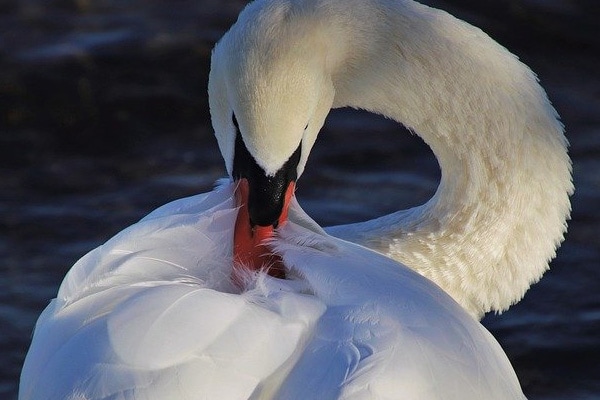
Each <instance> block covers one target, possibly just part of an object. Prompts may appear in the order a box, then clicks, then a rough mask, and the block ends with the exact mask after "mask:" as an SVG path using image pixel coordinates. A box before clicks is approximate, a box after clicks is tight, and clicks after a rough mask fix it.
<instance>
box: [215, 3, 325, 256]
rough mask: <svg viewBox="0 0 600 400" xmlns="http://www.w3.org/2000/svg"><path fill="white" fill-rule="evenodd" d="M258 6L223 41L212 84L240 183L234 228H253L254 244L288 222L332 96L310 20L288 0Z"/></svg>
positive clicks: (231, 169) (229, 159) (228, 160)
mask: <svg viewBox="0 0 600 400" xmlns="http://www.w3.org/2000/svg"><path fill="white" fill-rule="evenodd" d="M256 4H257V3H252V4H250V5H249V6H248V7H247V8H246V9H245V10H244V11H243V12H242V13H241V14H240V16H239V19H238V21H237V22H236V23H235V24H234V25H233V26H232V28H231V29H230V30H229V31H228V32H227V33H226V34H225V35H224V36H223V38H222V39H221V40H220V41H219V43H217V45H216V47H215V49H214V50H213V54H212V59H211V70H210V75H209V87H208V91H209V105H210V112H211V118H212V124H213V128H214V131H215V136H216V138H217V142H218V145H219V149H220V151H221V154H222V156H223V159H224V160H225V166H226V168H227V172H228V174H229V175H230V177H231V178H232V179H234V180H236V181H238V182H239V184H238V188H239V190H237V197H238V201H239V203H240V206H242V209H241V211H240V213H239V215H238V225H236V232H238V231H240V230H244V231H249V232H250V236H252V240H251V242H252V243H251V244H249V245H248V246H249V247H252V248H254V247H256V246H257V245H258V243H256V241H257V240H263V239H264V238H266V237H269V236H270V235H271V234H272V230H273V229H274V228H276V227H277V226H278V225H279V224H280V223H282V222H283V220H285V216H286V215H287V207H288V205H289V202H290V198H291V197H292V196H293V193H294V183H295V181H296V180H297V179H298V177H299V176H300V175H301V174H302V172H303V170H304V167H305V165H306V161H307V158H308V155H309V153H310V150H311V148H312V146H313V144H314V143H315V140H316V138H317V134H318V132H319V130H320V128H321V127H322V125H323V122H324V120H325V117H326V116H327V114H328V113H329V110H330V109H331V106H332V104H333V97H334V89H333V84H332V82H331V78H330V74H328V66H327V57H325V54H326V52H325V49H324V48H323V44H322V43H323V41H321V40H320V39H319V37H317V36H316V35H315V34H314V33H313V32H315V30H312V29H311V27H310V24H306V23H302V21H301V20H302V18H301V16H300V17H299V16H298V15H297V13H296V12H295V11H294V10H292V9H291V7H292V5H290V4H289V3H286V2H278V1H274V2H273V3H272V4H271V6H270V7H264V4H263V5H262V6H261V7H258V5H256ZM291 13H294V18H293V19H292V22H290V15H291ZM295 20H298V21H299V23H297V24H296V23H293V21H295ZM304 22H305V21H304ZM246 213H247V215H246ZM240 220H243V221H240ZM265 230H266V232H265ZM257 232H262V233H261V234H260V235H258V239H257V238H255V236H257V235H256V234H257ZM235 240H236V246H237V245H238V242H239V241H238V239H237V236H236V239H235ZM260 256H262V254H261V255H260ZM246 261H248V260H246ZM249 263H251V264H254V263H255V261H252V260H250V261H249ZM256 263H259V264H260V263H261V262H260V261H259V260H258V261H256ZM254 267H255V268H260V266H254Z"/></svg>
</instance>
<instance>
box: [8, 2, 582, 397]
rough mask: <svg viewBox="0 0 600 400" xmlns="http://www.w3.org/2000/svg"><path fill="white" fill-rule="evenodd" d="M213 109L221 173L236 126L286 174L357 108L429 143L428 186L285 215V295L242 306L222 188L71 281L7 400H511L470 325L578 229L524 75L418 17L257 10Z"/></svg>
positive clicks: (118, 240) (262, 291)
mask: <svg viewBox="0 0 600 400" xmlns="http://www.w3.org/2000/svg"><path fill="white" fill-rule="evenodd" d="M209 95H210V106H211V114H212V119H213V125H214V128H215V133H216V137H217V139H218V143H219V148H220V150H221V152H222V154H223V157H224V160H225V164H226V167H227V170H228V172H229V174H230V175H231V173H232V168H233V160H234V142H235V134H236V133H235V132H236V130H235V128H234V124H233V122H232V115H233V114H235V116H236V118H237V121H238V123H239V128H240V133H241V135H242V137H243V141H244V144H245V145H246V147H247V148H248V151H249V152H250V154H251V155H252V157H253V158H254V160H255V161H256V163H257V164H258V165H259V166H260V167H261V168H263V169H264V171H266V173H267V174H272V173H274V172H275V171H277V170H278V169H280V168H281V167H282V164H284V163H285V162H286V160H288V159H289V158H290V155H291V154H292V153H293V152H294V150H295V149H296V148H297V147H298V146H299V145H300V146H301V150H302V153H301V158H300V163H299V164H298V168H297V173H298V176H299V175H300V174H301V173H302V171H303V169H304V166H305V164H306V162H307V159H308V155H309V153H310V149H311V148H312V146H313V144H314V143H315V140H316V137H317V133H318V131H319V130H320V128H321V126H322V124H323V121H324V119H325V117H326V115H327V113H328V112H329V110H330V109H331V108H332V107H341V106H351V107H356V108H363V109H366V110H370V111H373V112H376V113H380V114H383V115H386V116H387V117H389V118H392V119H395V120H397V121H399V122H401V123H403V124H405V125H406V126H407V127H409V128H410V129H411V130H413V131H415V132H416V133H417V134H419V135H420V136H421V137H423V139H424V140H425V141H426V142H427V143H428V144H429V145H430V146H431V147H432V149H433V151H434V153H435V154H436V156H437V158H438V160H439V163H440V167H441V169H442V181H441V184H440V187H439V188H438V191H437V192H436V194H435V195H434V197H433V198H432V199H431V200H430V201H429V202H427V203H426V204H424V205H423V206H421V207H416V208H414V209H411V210H406V211H400V212H397V213H394V214H391V215H388V216H384V217H382V218H379V219H376V220H373V221H367V222H364V223H359V224H354V225H348V226H341V227H332V228H329V229H327V233H326V232H325V231H324V230H323V229H321V228H320V227H319V226H318V225H317V224H316V223H315V222H314V221H312V220H311V219H310V218H309V217H308V216H307V215H306V214H305V213H304V212H303V211H302V209H301V208H300V206H299V205H298V204H297V203H296V202H295V200H294V202H293V204H292V206H291V209H290V220H289V221H288V222H287V223H284V224H283V226H281V227H279V229H278V232H277V235H276V237H274V238H273V239H272V242H271V243H270V246H271V248H272V249H273V250H274V251H275V252H276V253H277V254H279V255H280V256H281V257H282V259H283V262H284V264H285V267H286V279H277V278H274V277H271V276H268V275H266V274H264V273H259V274H256V275H253V274H248V276H247V277H246V281H245V289H244V290H241V291H240V289H239V288H238V287H237V286H236V285H235V284H234V283H232V280H231V276H232V269H233V259H232V246H233V227H234V224H235V220H236V215H237V208H236V203H235V200H234V196H233V191H234V185H235V184H234V183H232V182H227V183H223V184H221V186H220V187H219V188H217V189H215V190H214V191H213V192H210V193H208V194H204V195H199V196H194V197H190V198H187V199H182V200H179V201H176V202H173V203H171V204H168V205H166V206H163V207H161V208H159V209H158V210H156V211H154V212H153V213H151V214H150V215H148V216H147V217H146V218H144V219H143V220H142V221H140V222H139V223H137V224H135V225H133V226H131V227H129V228H127V229H126V230H124V231H123V232H121V233H120V234H118V235H117V236H115V237H114V238H112V239H111V240H109V241H108V242H107V243H106V244H104V245H103V246H101V247H99V248H97V249H95V250H93V251H92V252H90V253H89V254H87V255H86V256H84V257H83V258H82V259H81V260H80V261H78V262H77V263H76V264H75V266H74V267H73V268H72V269H71V271H70V272H69V274H68V275H67V277H66V278H65V280H64V282H63V284H62V285H61V288H60V290H59V293H58V296H57V298H56V299H55V300H53V301H52V303H51V304H50V305H49V306H48V308H47V309H46V310H45V311H44V313H43V314H42V316H41V317H40V319H39V321H38V323H37V326H36V330H35V335H34V338H33V342H32V345H31V348H30V351H29V353H28V355H27V359H26V362H25V365H24V368H23V372H22V376H21V387H20V393H19V398H20V399H21V400H32V399H73V400H74V399H77V400H82V399H88V400H92V399H94V400H97V399H181V400H184V399H323V400H326V399H461V400H464V399H484V398H485V399H521V398H523V397H524V396H523V394H522V392H521V389H520V386H519V383H518V380H517V378H516V376H515V373H514V371H513V369H512V367H511V366H510V363H509V361H508V359H507V358H506V355H505V354H504V353H503V351H502V349H501V348H500V346H499V345H498V343H497V342H496V341H495V340H494V338H493V337H492V336H491V335H490V334H489V333H488V332H487V331H486V330H485V329H484V328H483V327H482V326H481V325H480V324H479V323H478V322H477V320H476V318H477V317H481V316H482V315H483V313H485V312H487V311H490V310H497V311H502V310H504V309H506V308H507V307H508V306H510V305H511V304H512V303H514V302H516V301H518V300H519V299H520V298H521V297H522V296H523V294H524V292H525V291H526V290H527V288H528V287H529V285H530V284H531V283H532V282H534V281H536V280H537V279H539V278H540V276H541V274H542V273H543V272H544V271H545V270H546V269H547V268H548V261H549V260H550V259H551V258H552V257H553V256H554V253H555V250H556V248H557V246H558V245H559V243H560V241H561V240H562V238H563V234H564V231H565V229H566V223H565V221H566V219H567V218H568V215H569V211H570V203H569V195H570V193H571V192H572V190H573V188H572V183H571V175H570V173H571V168H570V160H569V157H568V155H567V153H566V140H565V138H564V136H563V133H562V125H561V124H560V123H559V122H558V121H557V115H556V112H555V111H554V109H553V108H552V106H551V105H550V103H549V101H548V99H547V97H546V95H545V93H544V91H543V89H541V87H540V86H539V84H538V83H537V80H536V78H535V76H534V75H533V73H532V72H531V71H530V70H529V69H528V68H527V67H526V66H524V65H523V64H521V63H520V62H519V61H518V60H517V59H516V58H515V57H514V56H513V55H511V54H510V53H509V52H508V51H507V50H506V49H504V48H502V47H501V46H499V45H498V44H497V43H495V42H494V41H493V40H491V39H490V38H489V37H488V36H487V35H485V34H484V33H483V32H481V31H480V30H478V29H476V28H474V27H472V26H470V25H468V24H466V23H464V22H462V21H459V20H457V19H455V18H453V17H452V16H450V15H448V14H446V13H444V12H441V11H438V10H434V9H431V8H428V7H425V6H422V5H420V4H418V3H415V2H413V1H407V0H395V1H392V0H346V1H342V0H258V1H256V2H254V3H252V4H250V5H249V6H248V7H247V8H246V10H245V11H244V12H243V13H242V14H241V15H240V17H239V19H238V22H237V23H236V24H235V25H234V26H233V27H232V29H231V30H230V31H229V32H228V33H227V34H226V35H225V36H224V38H223V39H222V40H221V41H220V43H219V44H218V45H217V47H216V48H215V51H214V54H213V59H212V67H211V77H210V82H209ZM365 140H368V138H366V139H365ZM358 145H359V144H358ZM329 234H332V235H334V236H338V237H340V238H343V239H346V240H349V241H345V240H341V239H338V238H335V237H333V236H330V235H329ZM350 241H353V242H356V243H359V244H361V245H363V246H365V247H362V246H360V245H357V244H353V243H351V242H350ZM367 247H369V248H371V249H374V250H376V251H377V252H378V253H377V252H375V251H373V250H369V249H367ZM415 271H416V272H415ZM424 276H425V277H426V278H425V277H424ZM427 278H428V279H427ZM442 289H443V290H442ZM473 317H475V318H473Z"/></svg>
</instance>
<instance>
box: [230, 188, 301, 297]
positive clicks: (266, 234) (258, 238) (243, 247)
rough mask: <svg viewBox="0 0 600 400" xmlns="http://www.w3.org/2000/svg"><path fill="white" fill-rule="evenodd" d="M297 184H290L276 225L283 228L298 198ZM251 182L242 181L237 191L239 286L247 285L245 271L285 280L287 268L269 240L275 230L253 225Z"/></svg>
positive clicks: (235, 251)
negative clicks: (269, 243)
mask: <svg viewBox="0 0 600 400" xmlns="http://www.w3.org/2000/svg"><path fill="white" fill-rule="evenodd" d="M294 190H295V184H294V181H292V182H290V183H289V185H288V187H287V189H286V192H285V198H284V204H283V209H282V211H281V215H280V216H279V219H278V221H277V224H275V225H276V226H281V225H282V224H283V223H285V222H286V221H287V218H288V209H289V206H290V201H291V199H292V197H293V196H294ZM249 192H250V189H249V184H248V180H247V179H245V178H243V179H240V180H239V181H238V184H237V187H236V189H235V198H236V202H237V205H238V207H239V211H238V215H237V220H236V221H235V232H234V238H233V259H234V267H233V281H234V282H235V283H236V284H237V285H238V286H243V282H242V281H243V279H242V277H243V273H241V272H243V271H244V270H246V271H260V270H264V271H266V272H267V273H268V274H269V275H271V276H274V277H277V278H285V269H284V266H283V261H282V260H281V257H279V256H278V255H277V254H275V253H274V252H273V251H272V250H271V249H270V248H269V245H268V243H265V241H266V240H267V239H269V238H271V237H273V235H274V233H275V227H274V226H273V225H269V226H258V225H254V226H253V225H252V224H251V222H250V215H249V213H248V196H249Z"/></svg>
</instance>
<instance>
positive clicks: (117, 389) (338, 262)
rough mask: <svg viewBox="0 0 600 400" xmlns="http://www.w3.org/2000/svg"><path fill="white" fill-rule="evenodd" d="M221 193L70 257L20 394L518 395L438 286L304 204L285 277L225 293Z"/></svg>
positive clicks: (229, 219) (494, 346)
mask: <svg viewBox="0 0 600 400" xmlns="http://www.w3.org/2000/svg"><path fill="white" fill-rule="evenodd" d="M231 196H232V185H228V186H224V187H221V188H220V189H218V190H215V191H213V192H211V193H209V194H206V195H201V196H195V197H191V198H188V199H183V200H180V201H177V202H174V203H171V204H169V205H167V206H165V207H162V208H160V209H158V210H157V211H155V212H153V213H151V214H150V215H149V216H148V217H146V218H144V219H143V220H142V221H140V222H139V223H137V224H135V225H133V226H131V227H130V228H128V229H126V230H125V231H123V232H121V233H120V234H118V235H117V236H115V237H114V238H113V239H111V240H109V241H108V242H107V243H106V244H104V245H103V246H101V247H99V248H97V249H95V250H93V251H92V252H90V253H89V254H87V255H86V256H84V257H83V258H82V259H81V260H80V261H78V262H77V263H76V264H75V266H74V267H73V268H72V270H71V271H70V272H69V274H68V275H67V277H66V278H65V281H64V283H63V284H62V286H61V288H60V290H59V294H58V296H57V298H56V299H54V300H53V301H52V302H51V304H50V305H49V306H48V307H47V308H46V310H45V311H44V313H43V314H42V316H41V317H40V319H39V321H38V323H37V327H36V330H35V333H34V337H33V341H32V345H31V348H30V351H29V353H28V355H27V359H26V362H25V365H24V368H23V372H22V376H21V387H20V394H19V396H20V397H19V398H20V399H21V400H26V399H27V400H32V399H71V400H83V399H87V400H92V399H94V400H95V399H165V398H177V399H182V400H185V399H197V398H209V399H253V400H259V399H273V398H275V399H320V400H326V399H395V398H415V399H435V398H441V397H443V398H444V399H481V398H488V399H494V398H498V399H519V398H522V394H521V391H520V388H519V384H518V381H517V378H516V376H515V374H514V372H513V370H512V368H511V367H510V364H509V362H508V360H507V358H506V356H505V354H504V353H503V352H502V350H501V348H500V346H499V345H498V343H497V342H496V341H495V340H494V339H493V337H492V336H491V335H490V334H489V333H488V332H487V331H486V330H485V328H483V327H482V326H481V325H480V324H479V323H478V322H477V321H475V320H474V319H472V318H471V317H470V316H469V315H467V314H466V313H465V312H464V311H463V310H462V309H461V307H460V306H459V305H458V304H456V303H455V302H454V301H453V300H452V299H451V298H450V297H449V296H448V295H446V294H445V293H444V292H443V291H441V290H440V289H439V288H438V287H437V286H436V285H435V284H433V283H431V282H430V281H428V280H427V279H425V278H423V277H421V276H420V275H418V274H416V273H414V272H412V271H411V270H409V269H407V268H406V267H404V266H402V265H401V264H398V263H397V262H395V261H393V260H391V259H388V258H386V257H383V256H381V255H379V254H377V253H374V252H372V251H370V250H367V249H365V248H363V247H361V246H358V245H354V244H351V243H348V242H345V241H343V240H340V239H336V238H333V237H330V236H328V235H326V234H324V233H323V232H322V231H320V230H319V229H318V227H317V226H316V224H314V222H311V221H312V220H310V218H309V217H308V216H307V215H305V214H304V213H303V211H302V209H301V208H300V207H299V206H298V205H297V204H294V205H293V208H294V210H293V214H294V215H295V216H296V218H295V220H296V221H302V222H303V223H305V225H306V226H308V227H309V228H310V229H309V228H306V227H304V225H300V224H298V223H295V222H292V221H290V222H289V223H288V224H285V225H284V226H283V227H282V228H281V229H280V235H279V237H277V238H275V239H274V240H273V243H272V244H273V246H274V247H275V249H276V250H277V251H278V252H279V253H280V254H281V255H282V257H283V260H284V262H285V264H286V265H287V266H288V267H289V269H290V270H289V274H288V275H289V276H288V279H286V280H281V279H275V278H272V277H269V276H267V275H265V274H260V275H259V276H258V277H257V278H256V280H255V282H254V284H253V285H251V287H250V289H249V290H247V291H245V292H243V293H239V290H237V289H236V288H235V286H233V285H232V283H231V281H230V276H231V264H232V263H231V248H230V246H231V245H230V243H231V242H232V240H231V237H230V235H231V230H232V227H233V225H234V222H235V216H236V211H237V210H236V209H235V208H234V206H233V201H232V198H231Z"/></svg>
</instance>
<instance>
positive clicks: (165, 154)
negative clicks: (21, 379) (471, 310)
mask: <svg viewBox="0 0 600 400" xmlns="http://www.w3.org/2000/svg"><path fill="white" fill-rule="evenodd" d="M429 3H430V4H434V2H429ZM243 4H244V3H243V2H241V1H230V2H225V3H223V2H221V1H217V0H204V1H196V2H192V1H189V0H179V1H173V2H159V1H158V0H154V1H152V0H146V1H143V0H133V1H116V0H113V1H109V0H100V1H87V0H80V1H68V0H61V1H58V0H53V1H42V0H39V1H35V0H22V1H16V0H15V1H13V2H10V1H9V2H4V3H2V5H0V26H2V29H1V30H0V104H2V107H1V108H0V112H1V113H2V119H1V121H0V123H1V124H2V125H1V126H0V327H1V329H0V352H1V353H2V360H3V362H2V363H0V398H2V399H15V398H16V394H17V387H18V375H19V372H20V368H21V365H22V362H23V358H24V356H25V352H26V350H27V347H28V345H29V341H30V337H31V332H32V329H33V325H34V323H35V321H36V319H37V317H38V316H39V313H40V312H41V310H42V309H43V308H44V307H45V306H46V305H47V304H48V301H49V299H51V298H52V297H54V296H55V295H56V291H57V288H58V285H59V284H60V282H61V281H62V279H63V277H64V275H65V273H66V272H67V270H68V269H69V268H70V266H71V265H72V264H73V263H74V262H75V261H76V260H77V259H78V258H79V257H81V256H82V255H83V254H85V253H86V252H87V251H89V250H90V249H92V248H94V247H95V246H98V245H99V244H101V243H103V242H104V241H106V240H107V239H108V238H110V237H111V236H112V235H114V234H115V233H116V232H118V231H119V230H121V229H122V228H124V227H126V226H128V225H130V224H131V223H133V222H135V221H136V220H138V219H139V218H141V217H142V216H143V215H145V214H146V213H148V212H149V211H151V210H152V209H153V208H155V207H157V206H159V205H161V204H163V203H166V202H167V201H169V200H173V199H176V198H179V197H183V196H187V195H191V194H195V193H199V192H203V191H207V190H210V189H211V187H212V185H213V182H214V181H215V180H216V179H218V178H220V177H222V176H223V175H224V168H223V165H222V161H221V159H220V155H219V153H218V149H217V146H216V142H215V140H214V139H213V137H212V134H211V129H210V125H209V120H208V113H207V110H208V108H207V104H206V96H205V90H206V79H207V71H208V57H209V54H210V49H211V48H212V46H213V44H214V41H215V40H216V39H217V38H218V37H220V35H221V34H222V33H223V31H224V30H225V29H226V27H227V26H228V25H229V24H231V22H232V21H233V20H234V18H235V15H236V14H237V12H238V11H239V9H240V8H241V7H242V6H243ZM435 4H437V5H440V6H445V7H447V8H448V9H450V10H451V11H452V12H454V13H455V14H457V15H458V16H460V17H462V18H465V19H467V20H469V21H470V22H472V23H475V24H477V25H479V26H481V27H482V28H484V29H485V30H486V31H488V32H490V33H491V34H492V35H493V36H494V37H496V38H497V39H498V40H499V41H501V42H502V43H503V44H504V45H506V46H507V47H508V48H509V49H511V50H512V51H513V52H515V53H516V54H518V55H519V56H520V57H521V58H522V59H523V60H524V61H525V62H526V63H528V64H529V65H530V66H532V68H533V69H534V70H535V71H536V72H537V73H538V74H539V76H540V79H541V81H542V84H543V85H544V87H545V88H546V89H547V91H548V93H549V95H550V97H551V99H552V101H553V103H554V104H555V106H556V108H557V109H558V111H559V113H560V114H561V115H562V117H563V121H564V123H565V125H566V130H567V135H568V138H569V140H570V142H571V145H572V146H571V156H572V158H573V162H574V179H575V184H576V188H577V191H576V194H575V195H574V196H573V215H572V221H571V222H570V229H569V233H568V236H567V239H566V241H565V243H564V245H563V246H562V247H561V249H560V251H559V254H558V257H557V258H556V260H554V261H553V263H552V265H551V270H550V271H549V272H548V273H547V274H546V275H545V276H544V277H543V279H542V280H541V281H540V282H539V283H538V284H536V285H534V286H533V287H532V288H531V290H530V291H529V292H528V293H527V295H526V296H525V298H524V300H523V301H521V302H520V303H519V304H517V305H516V306H514V307H513V308H511V309H510V310H509V311H508V312H506V313H504V314H503V315H500V316H488V317H486V319H485V320H484V324H485V325H486V326H487V327H488V328H489V329H490V330H491V332H492V333H493V334H494V336H495V337H496V338H497V339H498V340H499V341H500V343H501V344H502V346H503V347H504V349H505V350H506V352H507V353H508V355H509V358H510V359H511V361H512V363H513V365H514V366H515V369H516V370H517V374H518V376H519V378H520V380H521V383H522V385H523V387H524V390H525V392H526V394H527V395H528V396H529V397H530V398H531V399H600V361H599V360H600V282H599V277H600V273H599V267H600V239H599V235H598V227H599V220H600V211H599V209H600V207H599V205H600V74H599V73H598V71H600V57H599V56H598V54H600V51H599V49H600V47H599V45H598V44H599V43H598V42H599V40H600V39H599V37H598V35H597V33H594V32H595V31H594V28H593V24H595V23H596V22H597V21H595V19H594V17H593V16H594V15H599V14H598V13H596V14H594V12H596V11H598V8H597V5H596V2H595V1H585V0H581V1H575V0H572V1H566V0H562V1H561V0H555V1H541V0H537V1H533V0H529V1H527V0H522V1H519V0H512V1H509V0H505V1H474V0H473V1H469V0H455V1H451V0H447V1H438V2H436V3H435ZM592 20H593V21H592ZM438 179H439V171H438V167H437V163H436V161H435V159H434V158H433V155H432V154H431V153H430V152H429V150H428V148H427V147H426V146H425V145H424V144H423V143H422V142H421V141H420V140H419V139H418V138H417V137H415V136H413V135H411V134H410V133H408V132H406V131H404V130H403V129H402V128H401V127H400V126H398V125H397V124H395V123H392V122H390V121H387V120H384V119H382V118H378V117H374V116H371V115H369V114H367V113H359V112H353V111H350V110H340V111H337V112H334V113H333V114H332V115H331V116H330V118H329V119H328V122H327V124H326V127H325V128H324V131H323V133H322V135H321V137H320V138H319V140H318V142H317V145H316V146H315V149H314V151H313V154H312V155H311V159H310V160H309V164H308V167H307V170H306V172H305V175H304V176H303V177H302V179H301V181H300V182H299V189H298V195H299V198H300V202H301V203H302V204H303V206H304V208H305V209H306V210H307V211H308V212H309V214H311V215H312V216H313V217H315V219H316V220H317V221H319V222H321V223H322V224H323V225H329V224H336V223H346V222H351V221H357V220H364V219H367V218H371V217H374V216H378V215H381V214H383V213H386V212H390V211H394V210H396V209H399V208H406V207H410V206H413V205H417V204H420V203H422V202H424V201H426V200H427V199H428V198H429V197H430V196H431V194H432V193H433V192H434V191H435V188H436V186H437V183H438ZM365 194H368V195H365Z"/></svg>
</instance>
